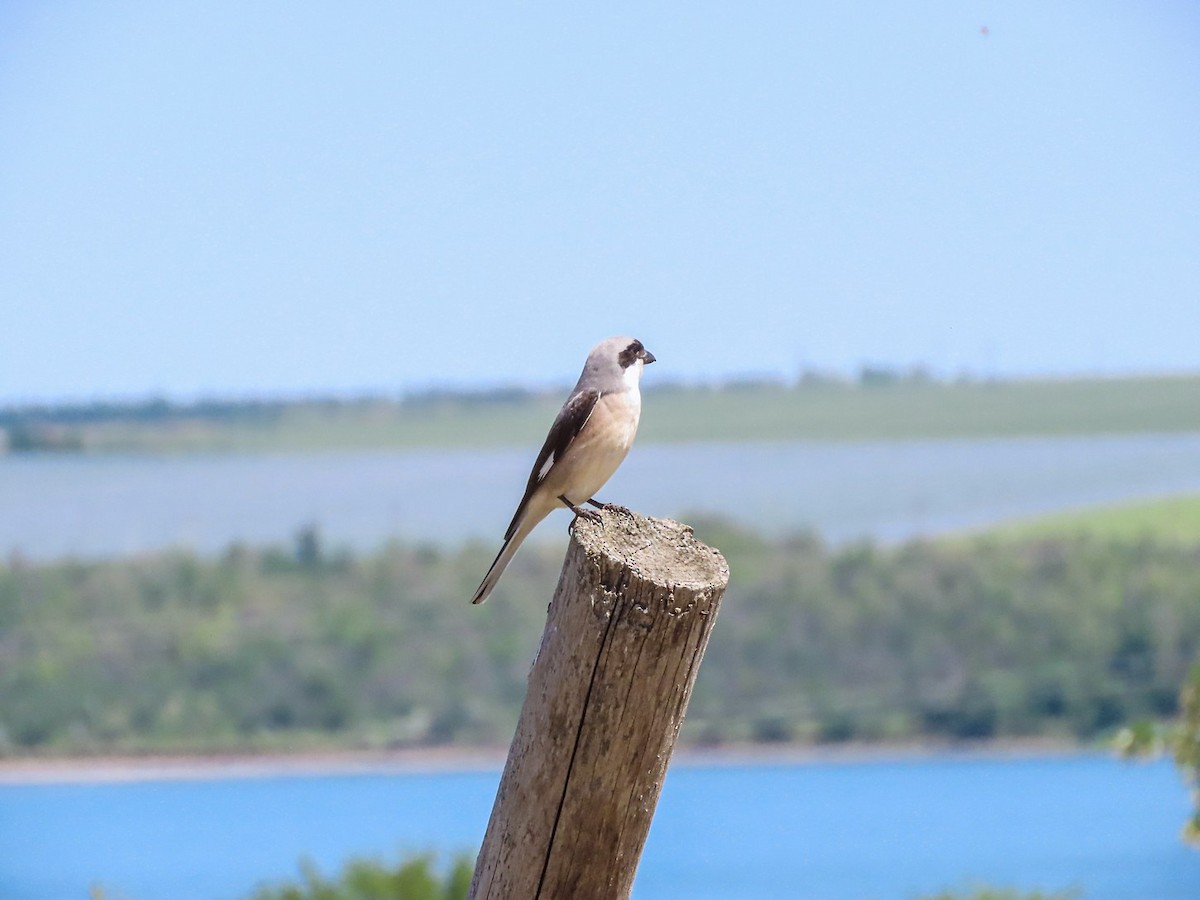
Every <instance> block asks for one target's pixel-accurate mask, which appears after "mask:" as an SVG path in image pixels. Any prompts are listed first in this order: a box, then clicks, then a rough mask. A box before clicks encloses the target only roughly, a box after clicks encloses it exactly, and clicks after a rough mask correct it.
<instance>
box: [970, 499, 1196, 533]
mask: <svg viewBox="0 0 1200 900" xmlns="http://www.w3.org/2000/svg"><path fill="white" fill-rule="evenodd" d="M989 533H990V534H992V535H993V536H995V537H998V538H1004V539H1007V540H1014V541H1026V540H1038V539H1063V538H1071V537H1080V536H1090V537H1092V538H1098V539H1102V540H1117V541H1122V542H1130V541H1166V542H1172V543H1178V544H1190V545H1192V546H1200V495H1195V494H1189V495H1184V496H1178V497H1162V498H1159V499H1156V500H1147V501H1144V502H1139V503H1124V504H1118V505H1113V506H1102V507H1090V508H1087V509H1078V510H1068V511H1065V512H1061V513H1054V514H1052V515H1047V516H1039V517H1037V518H1033V519H1025V520H1020V521H1016V522H1009V523H1006V524H1004V525H1001V526H998V527H996V528H994V529H992V530H991V531H990V532H989Z"/></svg>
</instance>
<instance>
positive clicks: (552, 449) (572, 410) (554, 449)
mask: <svg viewBox="0 0 1200 900" xmlns="http://www.w3.org/2000/svg"><path fill="white" fill-rule="evenodd" d="M599 399H600V391H597V390H586V391H576V392H575V393H574V394H572V395H571V396H570V397H569V398H567V402H566V403H564V404H563V408H562V409H561V410H559V412H558V417H557V418H556V419H555V420H554V424H553V425H551V426H550V433H549V434H547V435H546V443H544V444H542V449H541V452H539V453H538V455H537V460H536V461H535V462H534V464H533V471H531V472H530V473H529V483H528V484H527V485H525V496H524V497H522V498H521V502H520V504H519V505H518V506H517V511H516V513H515V514H514V515H513V518H512V522H510V523H509V526H508V531H506V532H505V533H504V539H505V540H508V539H509V538H511V537H512V536H513V535H514V534H515V533H516V531H517V523H518V522H519V521H520V520H521V514H522V513H523V512H525V507H526V506H527V505H528V503H529V498H530V497H532V496H533V492H534V491H535V490H537V487H538V485H540V484H541V483H542V482H543V481H545V480H546V476H547V475H549V474H550V472H551V470H553V468H554V467H555V465H557V464H558V461H559V460H560V459H562V457H563V454H564V453H566V451H567V447H569V446H570V445H571V441H573V440H575V437H576V435H578V434H579V432H580V431H582V430H583V426H584V425H586V424H587V420H588V419H589V418H591V415H592V411H593V410H594V409H595V408H596V402H597V401H598V400H599Z"/></svg>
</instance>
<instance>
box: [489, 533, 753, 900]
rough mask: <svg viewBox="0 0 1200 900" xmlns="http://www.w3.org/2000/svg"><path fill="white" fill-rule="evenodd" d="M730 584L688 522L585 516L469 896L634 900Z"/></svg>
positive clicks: (574, 541) (548, 620) (720, 564)
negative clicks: (635, 883)
mask: <svg viewBox="0 0 1200 900" xmlns="http://www.w3.org/2000/svg"><path fill="white" fill-rule="evenodd" d="M728 582H729V567H728V565H727V564H726V562H725V559H724V557H722V556H721V554H720V553H719V552H717V551H716V550H713V549H712V548H710V547H707V546H705V545H704V544H702V543H701V542H700V541H698V540H697V539H696V538H695V536H694V535H693V534H692V530H691V528H688V527H687V526H684V525H681V524H679V523H678V522H673V521H671V520H669V519H647V518H645V517H643V516H640V515H637V514H636V513H631V512H628V511H625V510H620V509H606V510H604V512H603V513H602V517H601V519H600V521H599V522H593V521H590V520H587V519H582V518H580V519H577V520H576V522H575V526H574V533H573V536H572V539H571V543H570V546H569V547H568V549H567V556H566V560H565V561H564V563H563V569H562V575H561V576H560V577H559V581H558V588H557V590H556V591H555V593H554V599H553V600H552V601H551V602H550V607H549V610H548V612H547V616H546V630H545V632H544V633H543V634H542V643H541V647H540V648H539V650H538V654H537V657H536V659H535V660H534V664H533V669H532V671H531V672H530V674H529V684H528V689H527V692H526V696H525V704H524V706H523V707H522V708H521V717H520V720H519V722H518V723H517V730H516V734H515V736H514V737H513V742H512V746H511V748H510V749H509V752H508V762H507V763H506V764H505V767H504V775H503V776H502V778H501V780H500V788H499V790H498V791H497V793H496V802H495V805H494V806H493V808H492V816H491V819H490V821H489V822H488V827H487V833H486V835H485V836H484V839H483V847H482V849H481V850H480V851H479V858H478V860H477V862H476V864H475V875H474V878H473V879H472V882H471V889H470V892H469V893H468V897H469V898H473V900H483V898H491V900H500V898H506V900H534V898H542V900H563V898H575V900H587V898H596V900H614V898H622V897H628V896H629V892H630V890H631V889H632V887H633V877H634V874H635V872H636V870H637V864H638V860H639V859H640V857H641V853H642V847H643V846H644V845H645V842H646V834H647V832H648V831H649V830H650V820H651V819H652V818H653V816H654V808H655V805H656V804H657V803H658V795H659V791H660V790H661V788H662V783H663V777H664V776H665V774H666V770H667V764H668V763H669V762H670V758H671V752H672V750H673V749H674V746H675V739H676V737H677V736H678V734H679V727H680V725H681V724H682V723H683V717H684V713H685V712H686V710H687V704H688V699H689V698H690V696H691V693H692V685H693V684H694V683H695V680H696V673H697V671H698V670H699V666H700V659H701V657H702V656H703V655H704V648H705V646H706V645H707V643H708V636H709V633H710V632H711V630H712V626H713V622H714V621H715V619H716V615H717V607H718V605H719V603H720V600H721V596H722V595H723V594H724V592H725V587H726V585H727V584H728Z"/></svg>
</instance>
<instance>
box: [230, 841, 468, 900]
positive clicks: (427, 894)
mask: <svg viewBox="0 0 1200 900" xmlns="http://www.w3.org/2000/svg"><path fill="white" fill-rule="evenodd" d="M435 863H436V860H435V858H434V856H433V854H431V853H427V854H422V855H419V856H414V857H411V858H409V859H405V860H401V861H400V862H399V863H397V864H396V865H394V866H389V865H387V864H385V863H383V862H380V861H378V860H373V859H352V860H350V862H348V863H346V865H345V866H344V867H343V868H342V871H341V873H340V874H339V875H338V877H337V878H336V879H327V878H325V877H324V876H322V875H321V873H320V872H319V871H318V870H317V868H316V866H314V865H313V864H312V863H311V862H307V861H305V862H302V863H301V864H300V880H299V881H298V882H291V883H284V884H280V885H270V886H266V887H262V888H259V889H258V890H257V891H255V892H254V893H253V894H251V895H250V897H249V900H463V898H464V897H466V896H467V889H468V888H469V887H470V886H471V875H472V872H473V869H474V863H473V861H472V860H471V858H470V857H468V856H466V855H462V856H458V857H456V858H455V859H454V860H453V861H452V863H451V865H450V868H449V870H448V871H447V872H446V874H445V875H441V874H439V873H438V871H437V866H436V865H435Z"/></svg>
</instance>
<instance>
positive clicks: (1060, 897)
mask: <svg viewBox="0 0 1200 900" xmlns="http://www.w3.org/2000/svg"><path fill="white" fill-rule="evenodd" d="M1082 897H1083V894H1082V892H1080V891H1078V890H1075V889H1073V888H1072V889H1068V890H1065V891H1050V892H1046V891H1021V890H1016V889H1015V888H997V887H987V886H981V887H976V888H971V889H969V890H964V891H942V892H941V893H938V894H927V895H925V896H922V897H920V898H919V900H1079V898H1082Z"/></svg>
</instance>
